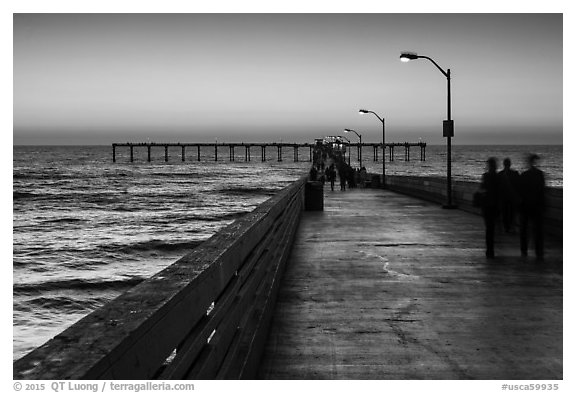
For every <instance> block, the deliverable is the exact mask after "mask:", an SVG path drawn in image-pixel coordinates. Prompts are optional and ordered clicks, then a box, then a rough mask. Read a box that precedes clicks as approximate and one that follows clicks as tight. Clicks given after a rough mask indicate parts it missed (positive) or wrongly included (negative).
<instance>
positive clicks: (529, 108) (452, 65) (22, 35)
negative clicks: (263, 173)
mask: <svg viewBox="0 0 576 393" xmlns="http://www.w3.org/2000/svg"><path fill="white" fill-rule="evenodd" d="M402 51H411V52H416V53H418V54H419V55H425V56H429V57H431V58H433V59H434V60H435V61H436V62H437V63H438V65H439V66H440V67H442V68H443V69H444V70H447V69H450V70H451V77H452V81H451V91H452V119H453V120H454V124H455V133H454V138H453V139H452V143H453V144H463V145H465V144H518V143H521V144H542V143H545V144H562V141H563V117H562V116H563V15H562V14H561V13H531V14H510V13H508V14H494V13H484V14H477V13H466V14H454V13H439V14H414V13H411V14H402V13H365V14H356V13H337V14H330V13H310V14H306V13H303V14H282V13H276V14H256V13H242V14H233V13H231V14H206V13H204V14H201V13H192V14H161V13H151V14H70V13H66V14H58V13H51V14H30V13H15V14H14V16H13V143H14V144H15V145H18V144H104V145H105V144H111V143H113V142H128V141H130V142H139V141H153V142H160V141H163V142H212V141H214V140H216V139H217V140H218V141H219V142H250V141H252V142H279V141H284V142H311V141H313V140H314V138H318V137H323V136H326V135H342V134H343V130H344V129H345V128H351V129H354V130H356V131H357V132H358V133H359V134H361V135H362V140H363V142H380V141H381V139H382V124H381V123H380V122H379V120H378V119H377V118H376V117H375V116H372V115H371V114H368V115H363V116H361V115H359V114H358V110H359V109H360V108H365V109H368V110H372V111H374V112H376V113H378V114H379V115H380V116H381V117H383V118H384V119H385V124H386V142H404V141H409V142H417V141H419V140H422V141H425V142H428V143H430V144H443V143H445V139H444V138H443V137H442V121H443V120H445V119H446V118H447V117H446V116H447V114H446V107H447V79H446V77H445V76H444V75H443V74H442V73H441V72H440V71H439V70H438V69H437V68H436V67H435V66H434V65H433V64H432V63H431V62H429V61H428V60H426V59H419V60H415V61H411V62H408V63H403V62H401V61H399V55H400V53H401V52H402ZM348 136H349V135H348Z"/></svg>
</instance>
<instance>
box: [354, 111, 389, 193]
mask: <svg viewBox="0 0 576 393" xmlns="http://www.w3.org/2000/svg"><path fill="white" fill-rule="evenodd" d="M358 113H359V114H361V115H363V114H365V113H372V114H373V115H374V116H376V117H377V118H378V120H380V121H381V122H382V188H386V127H385V125H384V118H383V117H380V116H378V114H377V113H376V112H374V111H369V110H366V109H360V110H359V111H358Z"/></svg>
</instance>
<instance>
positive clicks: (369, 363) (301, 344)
mask: <svg viewBox="0 0 576 393" xmlns="http://www.w3.org/2000/svg"><path fill="white" fill-rule="evenodd" d="M497 236H498V237H497V246H496V259H495V260H486V259H485V257H484V227H483V222H482V219H481V217H480V216H476V215H472V214H469V213H466V212H463V211H460V210H442V209H440V208H439V206H438V205H437V204H433V203H429V202H425V201H422V200H419V199H415V198H411V197H408V196H404V195H400V194H396V193H393V192H390V191H383V190H371V189H362V190H361V189H354V190H347V191H345V192H341V191H334V192H331V191H330V189H329V188H326V189H325V206H324V211H323V212H304V213H303V216H302V220H301V223H300V226H299V230H298V233H297V235H296V239H295V242H294V247H293V250H292V254H291V257H290V259H289V261H288V264H287V268H286V272H285V274H284V276H283V279H282V284H281V287H280V290H279V294H278V299H277V304H276V308H275V311H274V316H273V321H272V326H271V329H270V335H269V339H268V342H267V344H266V349H265V352H264V355H263V357H262V361H261V367H260V375H259V377H260V378H263V379H402V380H406V379H562V378H563V364H562V354H563V353H562V350H563V349H562V281H563V278H562V270H561V269H562V245H561V244H554V243H552V242H551V241H548V242H547V244H546V248H547V249H546V266H545V267H543V268H538V267H537V266H536V264H535V259H534V257H533V256H529V257H528V259H522V258H521V257H520V251H519V244H518V239H517V236H511V235H504V234H503V233H499V234H498V235H497Z"/></svg>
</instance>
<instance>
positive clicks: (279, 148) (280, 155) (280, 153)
mask: <svg viewBox="0 0 576 393" xmlns="http://www.w3.org/2000/svg"><path fill="white" fill-rule="evenodd" d="M280 161H282V145H278V162H280Z"/></svg>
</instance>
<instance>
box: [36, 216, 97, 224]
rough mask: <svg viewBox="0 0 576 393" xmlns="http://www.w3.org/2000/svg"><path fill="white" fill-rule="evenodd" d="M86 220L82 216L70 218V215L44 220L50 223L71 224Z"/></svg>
mask: <svg viewBox="0 0 576 393" xmlns="http://www.w3.org/2000/svg"><path fill="white" fill-rule="evenodd" d="M87 221H88V220H85V219H83V218H72V217H63V218H54V219H51V220H46V221H44V222H45V223H50V224H54V223H56V224H72V223H77V222H87Z"/></svg>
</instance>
